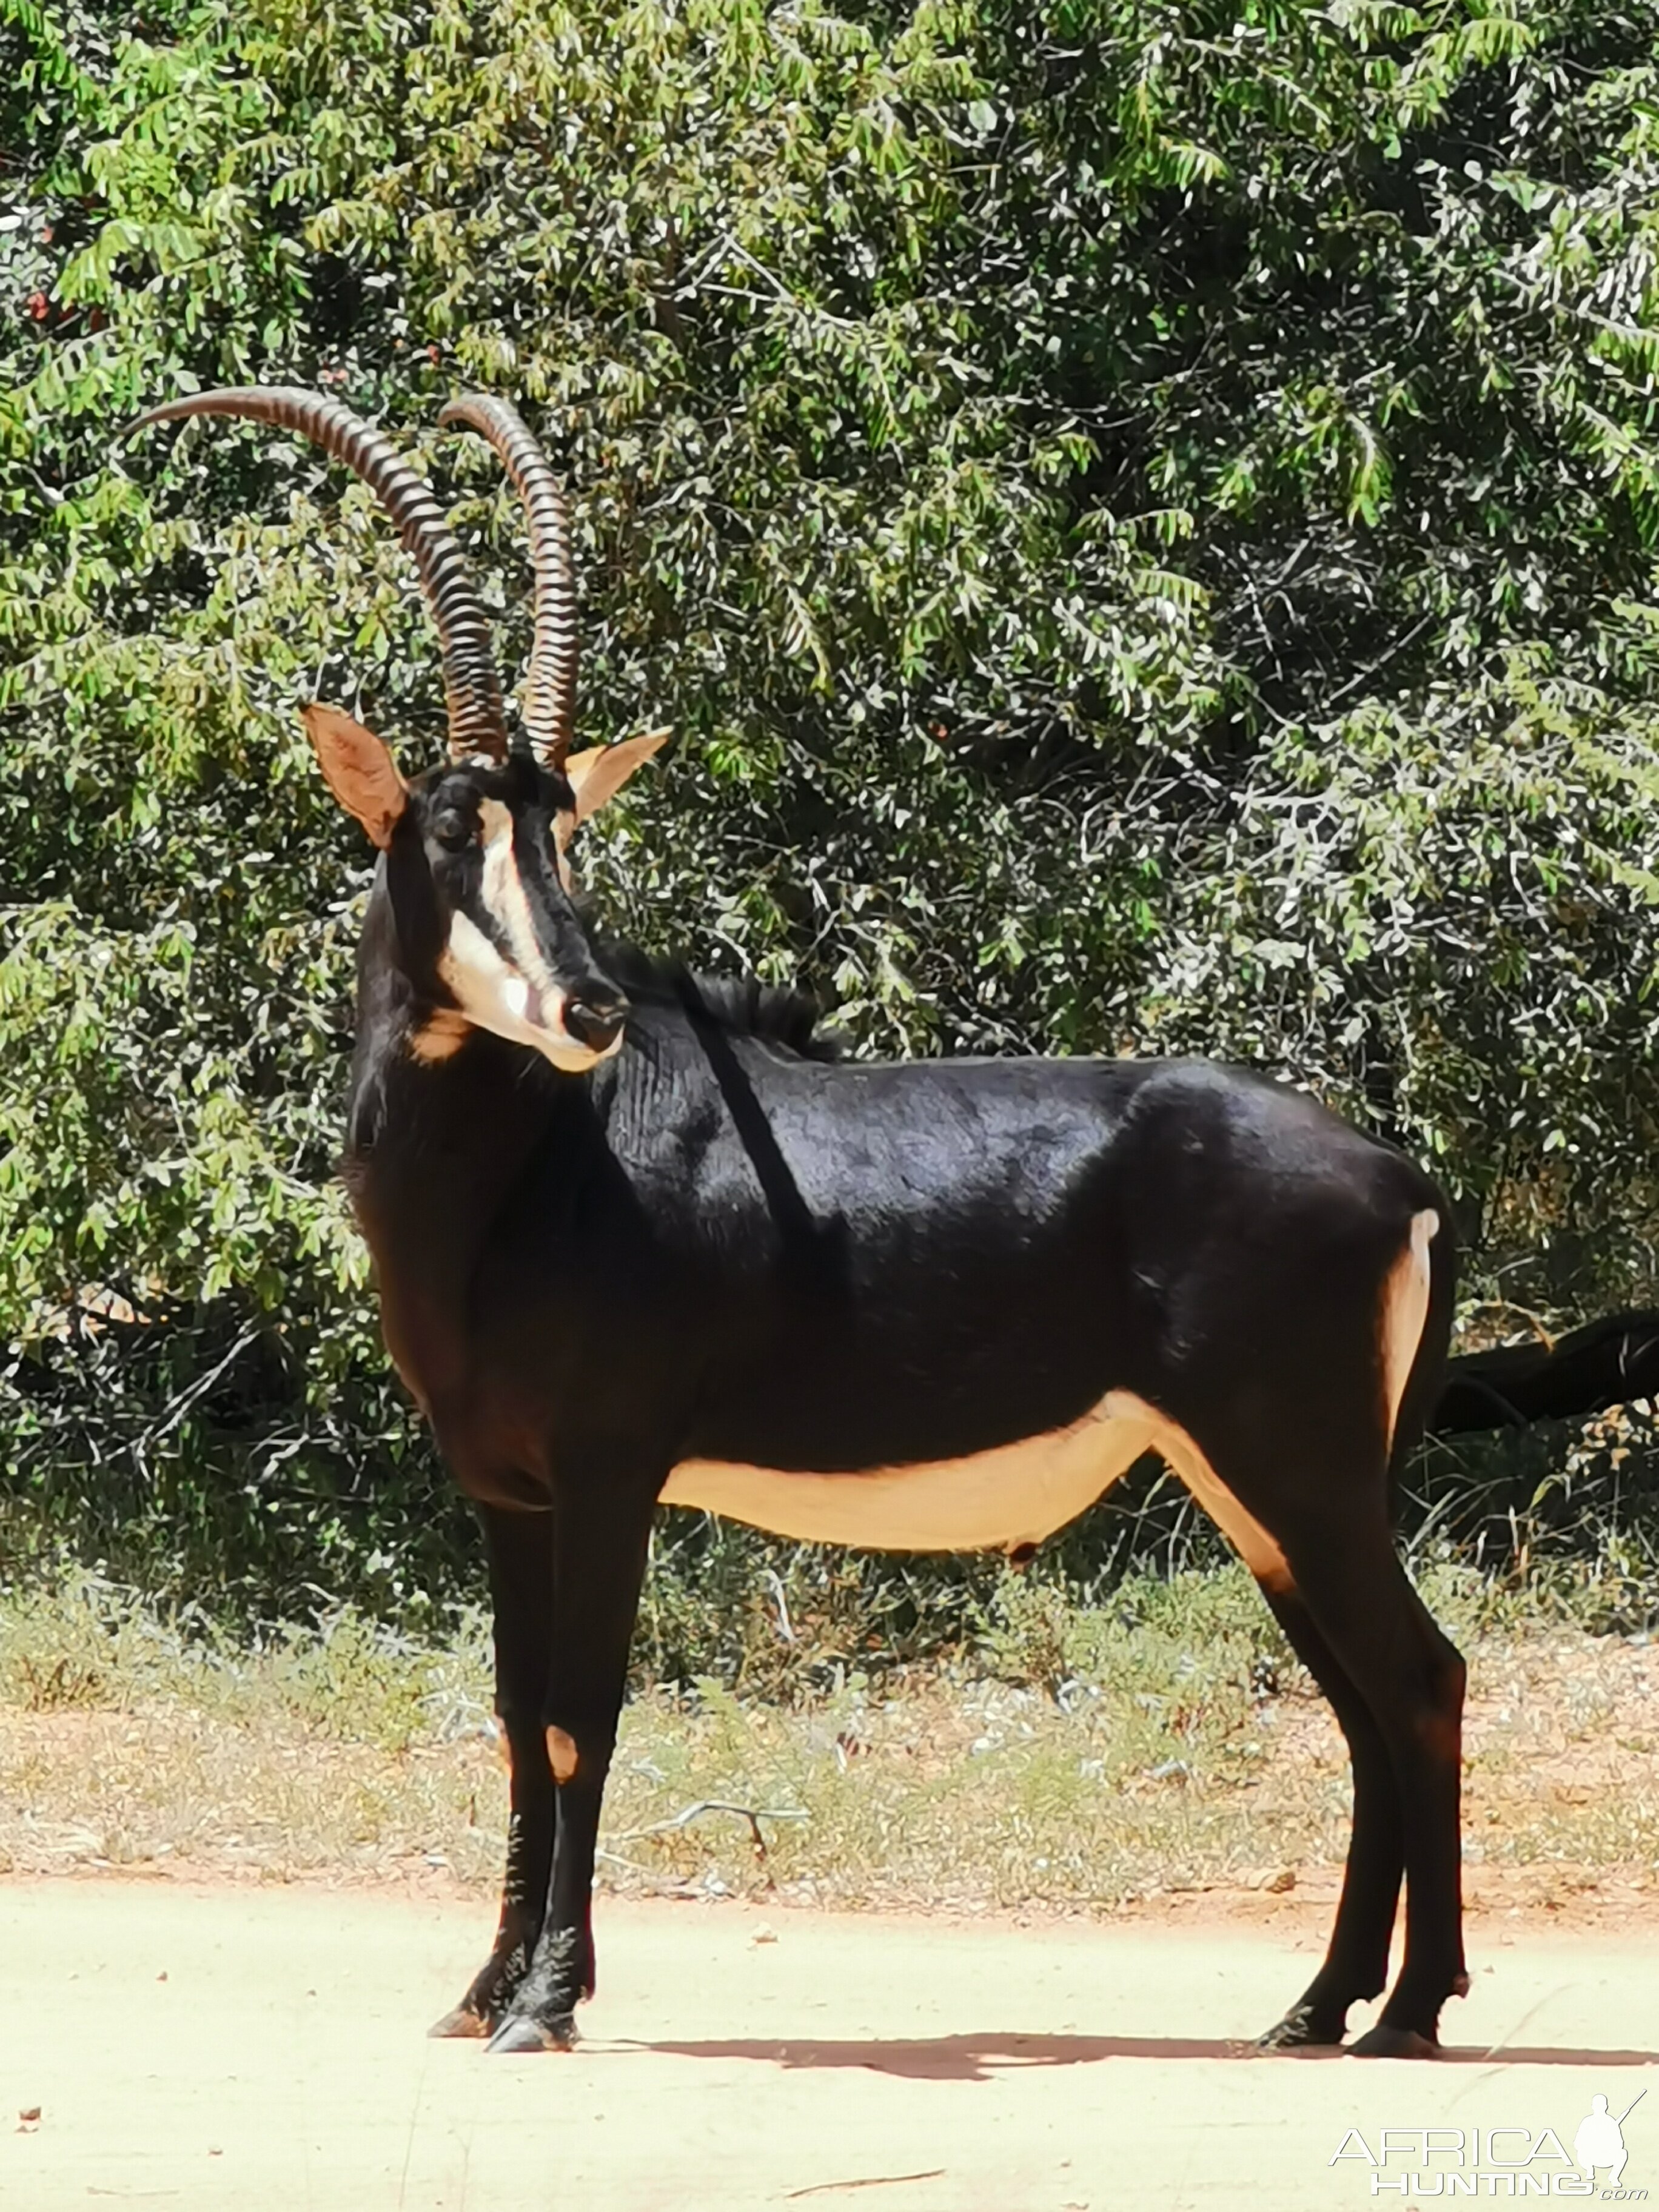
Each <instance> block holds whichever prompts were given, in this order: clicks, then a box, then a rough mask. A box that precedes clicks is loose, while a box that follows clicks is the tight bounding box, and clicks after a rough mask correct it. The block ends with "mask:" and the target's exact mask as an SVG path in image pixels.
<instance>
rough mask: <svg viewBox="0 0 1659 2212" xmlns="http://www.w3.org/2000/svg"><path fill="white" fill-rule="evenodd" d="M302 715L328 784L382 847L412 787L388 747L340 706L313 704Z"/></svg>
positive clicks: (389, 840)
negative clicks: (405, 781) (399, 769)
mask: <svg viewBox="0 0 1659 2212" xmlns="http://www.w3.org/2000/svg"><path fill="white" fill-rule="evenodd" d="M301 720H303V721H304V723H305V726H306V735H307V737H308V738H310V740H311V750H313V752H314V753H315V754H316V756H317V764H318V766H319V768H320V769H322V771H323V777H324V781H325V782H326V783H327V785H328V787H329V789H330V790H331V792H332V793H334V796H335V797H336V799H338V800H339V802H340V804H341V805H342V806H343V807H344V809H345V811H346V812H347V813H348V814H352V815H355V816H356V818H357V820H358V821H359V822H361V823H362V825H363V828H364V829H366V830H367V831H368V834H369V836H370V837H372V838H373V839H374V842H375V843H376V844H377V845H378V846H379V847H380V849H381V850H382V851H383V852H384V851H385V849H386V847H387V846H388V845H389V844H390V843H391V842H392V831H393V830H394V829H396V828H397V826H398V817H399V815H401V814H402V812H403V811H404V807H405V806H407V805H408V804H409V787H408V786H407V785H406V784H405V783H404V780H403V778H402V776H401V775H398V763H397V762H396V761H394V760H393V759H392V754H391V750H390V749H389V748H388V746H387V745H386V743H385V741H384V739H382V738H377V737H376V736H375V735H374V732H373V731H372V730H366V729H365V728H364V727H363V726H362V723H361V722H354V721H353V720H352V719H351V717H350V715H349V714H344V713H343V712H342V711H341V709H340V708H338V707H325V706H323V705H322V704H320V703H317V704H313V705H312V706H309V707H307V708H306V709H305V710H304V713H303V714H302V716H301Z"/></svg>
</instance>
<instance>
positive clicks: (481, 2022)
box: [427, 2004, 489, 2041]
mask: <svg viewBox="0 0 1659 2212" xmlns="http://www.w3.org/2000/svg"><path fill="white" fill-rule="evenodd" d="M427 2033H428V2035H430V2036H436V2037H439V2038H441V2039H444V2040H446V2041H447V2040H449V2039H452V2038H457V2037H465V2036H471V2038H472V2039H474V2040H475V2041H477V2040H478V2039H482V2038H483V2037H484V2036H486V2035H488V2034H489V2021H487V2020H486V2019H485V2018H484V2016H483V2014H482V2013H481V2012H474V2011H473V2009H472V2008H471V2005H464V2004H458V2005H457V2006H456V2008H455V2009H454V2011H453V2012H447V2013H446V2014H445V2015H444V2016H443V2018H442V2019H441V2020H440V2021H434V2022H433V2024H432V2026H431V2027H429V2028H428V2030H427Z"/></svg>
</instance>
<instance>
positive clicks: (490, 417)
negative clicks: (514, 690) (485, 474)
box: [438, 392, 577, 769]
mask: <svg viewBox="0 0 1659 2212" xmlns="http://www.w3.org/2000/svg"><path fill="white" fill-rule="evenodd" d="M438 420H439V421H440V422H446V423H448V422H465V423H466V424H467V425H468V427H469V428H471V429H474V430H477V432H478V433H479V434H480V435H481V436H483V437H485V438H488V439H489V442H490V444H491V445H492V446H493V447H495V451H496V452H497V453H499V454H500V456H501V463H502V465H503V466H504V467H505V469H506V471H507V474H508V476H509V477H512V479H513V484H514V486H515V488H516V489H517V491H518V494H519V497H520V499H521V500H522V501H524V511H525V519H526V521H527V522H528V524H529V526H530V561H531V566H532V568H534V570H535V572H536V627H535V635H534V637H533V639H532V642H531V647H530V668H529V671H528V676H527V680H526V685H525V707H524V726H525V735H526V737H527V738H528V739H529V741H530V749H531V750H532V752H533V753H534V754H535V756H536V757H537V759H538V760H539V761H540V762H541V763H543V765H544V767H547V768H551V769H562V768H563V766H564V763H565V757H566V755H567V754H568V752H569V750H570V740H571V737H572V734H573V732H574V729H575V726H576V654H577V617H576V572H575V568H574V563H573V562H572V560H571V557H570V510H569V508H568V507H567V506H566V505H565V498H564V493H563V490H562V488H561V486H560V483H559V480H558V478H557V477H556V476H555V475H554V473H553V469H552V465H551V464H550V461H549V460H548V458H547V456H546V454H545V453H543V451H542V449H541V447H539V446H538V444H537V442H536V441H535V439H534V438H533V437H532V435H531V433H530V430H529V428H527V426H526V423H525V422H524V420H523V418H522V416H520V413H519V410H518V409H517V408H516V407H513V406H512V405H510V404H508V402H507V401H506V400H505V399H495V398H490V397H489V395H488V394H486V393H483V392H469V393H468V394H467V396H466V397H465V398H462V399H452V400H451V401H450V402H449V404H448V405H447V407H445V408H443V409H442V410H441V412H440V414H439V416H438Z"/></svg>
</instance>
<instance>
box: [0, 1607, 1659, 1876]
mask: <svg viewBox="0 0 1659 2212" xmlns="http://www.w3.org/2000/svg"><path fill="white" fill-rule="evenodd" d="M1432 1595H1433V1597H1434V1600H1435V1601H1436V1604H1437V1609H1438V1610H1439V1611H1440V1613H1442V1616H1443V1617H1444V1618H1448V1619H1449V1620H1451V1621H1452V1622H1453V1624H1454V1626H1455V1632H1457V1633H1458V1634H1459V1636H1460V1640H1462V1642H1463V1644H1464V1645H1465V1648H1466V1650H1468V1651H1469V1653H1470V1656H1471V1658H1472V1661H1473V1699H1472V1705H1471V1715H1470V1728H1469V1735H1468V1837H1469V1839H1470V1840H1469V1846H1468V1856H1469V1858H1470V1860H1471V1861H1472V1863H1473V1864H1472V1877H1473V1882H1472V1886H1473V1887H1474V1890H1475V1893H1476V1895H1477V1898H1480V1896H1481V1895H1483V1894H1484V1895H1485V1896H1486V1898H1487V1899H1488V1900H1489V1901H1491V1902H1492V1903H1496V1904H1501V1903H1503V1902H1504V1900H1505V1899H1510V1898H1512V1897H1516V1896H1524V1897H1525V1898H1527V1899H1529V1900H1536V1899H1540V1898H1541V1899H1543V1900H1544V1901H1545V1902H1549V1901H1550V1900H1551V1899H1557V1900H1558V1901H1559V1899H1560V1898H1561V1897H1565V1896H1571V1895H1582V1894H1583V1893H1584V1892H1585V1890H1586V1889H1587V1888H1588V1889H1592V1890H1593V1889H1595V1888H1597V1887H1600V1888H1601V1890H1603V1891H1605V1892H1608V1893H1611V1891H1613V1890H1614V1889H1623V1890H1625V1891H1637V1892H1640V1891H1642V1890H1643V1889H1644V1888H1645V1887H1647V1886H1649V1885H1652V1884H1655V1883H1656V1878H1659V1649H1655V1648H1651V1647H1649V1646H1647V1645H1644V1644H1640V1643H1632V1642H1626V1641H1622V1640H1620V1639H1617V1638H1592V1637H1589V1636H1586V1635H1584V1634H1583V1633H1582V1632H1577V1631H1575V1630H1573V1629H1571V1627H1568V1626H1564V1625H1562V1623H1561V1620H1560V1619H1559V1607H1541V1606H1539V1605H1536V1604H1533V1603H1531V1602H1530V1601H1525V1600H1519V1599H1510V1600H1506V1601H1498V1600H1497V1599H1496V1598H1495V1597H1494V1595H1493V1594H1492V1592H1491V1591H1490V1590H1489V1589H1486V1588H1485V1586H1483V1585H1480V1584H1479V1583H1475V1582H1474V1580H1473V1579H1472V1578H1468V1577H1462V1578H1459V1577H1453V1576H1451V1575H1449V1573H1445V1572H1443V1573H1442V1575H1441V1576H1440V1577H1439V1581H1438V1584H1437V1588H1436V1589H1435V1590H1434V1591H1433V1593H1432ZM1010 1675H1013V1676H1020V1675H1024V1677H1025V1678H1026V1680H1025V1681H1024V1683H1021V1682H1019V1681H1018V1680H1007V1679H1000V1677H1006V1676H1010ZM1036 1685H1041V1686H1036ZM706 1801H719V1802H720V1803H722V1804H726V1805H730V1806H736V1807H740V1808H756V1809H757V1811H758V1814H759V1827H760V1832H761V1835H762V1837H763V1839H764V1844H765V1851H764V1856H762V1855H761V1854H760V1853H759V1852H758V1851H757V1847H756V1844H755V1840H754V1833H753V1829H752V1826H751V1824H750V1822H749V1820H746V1819H745V1818H744V1817H742V1816H741V1815H740V1814H733V1813H731V1812H724V1811H708V1812H706V1813H702V1814H698V1815H696V1817H695V1818H693V1819H690V1820H686V1821H684V1824H683V1825H678V1826H676V1825H672V1824H673V1823H675V1822H676V1820H678V1816H680V1815H681V1814H684V1812H685V1811H686V1808H689V1807H692V1806H696V1805H698V1804H700V1803H703V1802H706ZM1346 1809H1347V1786H1346V1759H1345V1757H1344V1755H1343V1751H1342V1747H1341V1743H1340V1738H1339V1737H1338V1736H1337V1735H1336V1732H1335V1730H1334V1727H1333V1726H1332V1724H1331V1723H1330V1721H1329V1718H1328V1714H1327V1712H1326V1711H1325V1708H1324V1707H1323V1705H1322V1703H1321V1702H1320V1701H1319V1699H1317V1698H1316V1695H1315V1694H1314V1693H1313V1692H1312V1690H1311V1686H1310V1685H1309V1684H1308V1683H1307V1682H1306V1680H1305V1679H1304V1677H1302V1676H1301V1674H1299V1672H1298V1671H1297V1669H1296V1668H1294V1667H1293V1666H1292V1665H1291V1663H1290V1662H1288V1660H1287V1659H1286V1657H1285V1654H1284V1652H1283V1650H1282V1649H1281V1648H1280V1647H1279V1645H1278V1644H1277V1643H1276V1641H1275V1638H1274V1637H1273V1633H1272V1631H1271V1626H1270V1624H1268V1623H1267V1620H1266V1618H1265V1616H1264V1615H1263V1614H1262V1613H1261V1607H1260V1603H1259V1601H1258V1600H1257V1599H1256V1597H1255V1592H1254V1590H1253V1589H1251V1588H1250V1586H1249V1583H1248V1581H1247V1579H1246V1578H1245V1577H1243V1575H1242V1574H1219V1575H1208V1576H1196V1575H1194V1576H1190V1577H1177V1578H1176V1580H1175V1581H1174V1582H1172V1583H1131V1584H1127V1585H1125V1587H1124V1588H1123V1589H1121V1591H1120V1592H1119V1593H1118V1594H1117V1595H1116V1596H1115V1599H1114V1601H1113V1602H1112V1605H1111V1606H1110V1607H1109V1608H1108V1609H1106V1610H1099V1611H1092V1612H1087V1613H1079V1612H1073V1611H1070V1610H1068V1609H1067V1608H1066V1606H1065V1604H1064V1602H1063V1601H1061V1600H1060V1598H1059V1597H1058V1596H1057V1595H1056V1594H1055V1593H1054V1592H1052V1591H1050V1590H1047V1589H1044V1587H1043V1586H1042V1584H1040V1583H1039V1584H1022V1583H1012V1584H1011V1585H1010V1587H1009V1589H1008V1590H1007V1591H1006V1592H1005V1593H1004V1595H1003V1598H1002V1600H1001V1601H1000V1604H999V1607H998V1610H997V1613H996V1617H995V1620H994V1622H993V1623H992V1625H991V1626H990V1628H989V1630H988V1631H987V1639H986V1648H985V1650H983V1651H982V1652H981V1655H980V1656H979V1658H978V1660H977V1662H976V1663H975V1666H974V1667H972V1668H966V1667H959V1668H955V1669H935V1670H932V1671H929V1672H928V1673H927V1674H915V1675H911V1676H908V1677H906V1676H901V1677H897V1678H895V1677H892V1676H889V1677H887V1678H886V1679H884V1680H882V1681H881V1682H880V1683H879V1684H872V1683H870V1682H866V1681H865V1680H861V1679H860V1678H859V1677H858V1676H856V1675H854V1676H852V1677H850V1678H847V1679H843V1680H842V1682H841V1684H840V1686H838V1687H837V1688H836V1689H835V1690H834V1691H833V1692H830V1693H829V1694H827V1695H823V1696H819V1697H817V1698H813V1699H803V1700H802V1701H801V1702H799V1703H798V1704H797V1705H793V1706H782V1705H778V1704H775V1703H768V1704H760V1703H748V1702H744V1703H740V1702H739V1701H738V1700H737V1699H734V1698H733V1697H732V1695H731V1694H730V1693H729V1692H726V1691H724V1690H722V1689H720V1688H719V1687H718V1686H715V1685H714V1684H705V1685H702V1686H700V1687H699V1688H698V1690H697V1691H696V1692H695V1693H691V1694H687V1695H684V1696H679V1697H670V1696H668V1695H665V1694H663V1693H661V1692H653V1693H649V1694H647V1695H644V1696H641V1698H639V1699H637V1700H636V1701H635V1703H634V1704H633V1705H630V1707H629V1711H628V1713H627V1715H626V1717H625V1723H624V1728H623V1740H622V1744H621V1747H620V1749H619V1752H618V1755H617V1765H616V1768H615V1770H614V1778H613V1783H612V1788H611V1795H610V1799H609V1803H608V1819H607V1829H606V1836H605V1845H606V1852H607V1856H606V1858H605V1863H604V1869H603V1873H604V1877H605V1879H606V1880H608V1881H611V1882H612V1883H614V1884H615V1885H617V1887H653V1888H662V1887H670V1888H672V1887H692V1888H696V1889H697V1890H700V1891H702V1892H703V1893H714V1894H719V1893H721V1892H722V1891H731V1892H738V1893H755V1892H757V1891H762V1890H766V1889H769V1888H772V1887H775V1889H776V1891H777V1892H778V1893H780V1894H781V1895H782V1896H784V1897H786V1898H795V1899H801V1900H809V1899H810V1900H815V1901H821V1902H823V1903H833V1904H837V1905H894V1906H896V1905H917V1904H926V1905H953V1906H956V1907H957V1908H960V1909H966V1910H977V1909H983V1908H986V1907H988V1906H992V1905H995V1906H999V1907H1004V1908H1006V1907H1012V1906H1024V1905H1045V1906H1049V1907H1054V1908H1058V1909H1063V1910H1065V1909H1069V1910H1076V1909H1079V1908H1080V1909H1084V1910H1091V1909H1092V1910H1102V1909H1110V1908H1114V1907H1121V1906H1124V1905H1135V1904H1136V1903H1137V1902H1138V1901H1139V1900H1143V1899H1168V1898H1170V1896H1172V1895H1173V1896H1175V1897H1176V1898H1182V1897H1191V1896H1194V1895H1196V1894H1198V1893H1218V1892H1237V1893H1242V1894H1260V1893H1264V1892H1265V1893H1269V1894H1271V1893H1273V1892H1274V1891H1275V1890H1276V1889H1278V1888H1282V1887H1286V1886H1288V1884H1287V1877H1288V1875H1289V1874H1290V1871H1291V1869H1295V1870H1296V1872H1297V1880H1298V1881H1299V1883H1300V1886H1301V1889H1302V1892H1303V1893H1304V1894H1305V1893H1307V1892H1308V1891H1309V1890H1310V1889H1311V1890H1313V1891H1314V1892H1315V1893H1322V1892H1323V1891H1324V1890H1326V1889H1328V1887H1330V1886H1331V1884H1332V1883H1333V1882H1334V1869H1335V1868H1336V1867H1337V1865H1338V1864H1339V1863H1340V1858H1341V1855H1342V1851H1343V1849H1344V1846H1345V1842H1346ZM505 1818H506V1786H505V1778H504V1776H503V1773H502V1771H501V1765H500V1762H499V1759H498V1757H497V1753H496V1750H495V1730H494V1727H493V1724H492V1723H491V1722H490V1720H489V1669H488V1644H487V1637H486V1634H485V1632H484V1629H483V1624H482V1623H480V1622H477V1621H467V1622H464V1623H462V1624H461V1625H460V1626H459V1628H458V1630H457V1632H456V1633H455V1634H454V1636H453V1638H451V1640H450V1641H449V1642H448V1643H447V1644H444V1645H442V1646H441V1647H425V1646H416V1645H415V1644H410V1643H409V1642H407V1641H405V1640H401V1639H398V1638H393V1637H392V1636H390V1635H388V1634H387V1633H386V1632H383V1631H380V1630H377V1629H374V1628H373V1627H372V1626H369V1625H368V1624H367V1623H365V1622H363V1621H362V1620H359V1619H356V1618H354V1617H351V1616H344V1617H342V1618H340V1619H337V1620H335V1621H333V1622H332V1623H331V1624H330V1625H328V1626H325V1627H324V1628H323V1629H321V1630H318V1631H308V1632H286V1633H283V1634H280V1635H275V1636H272V1637H270V1638H267V1639H266V1640H265V1641H264V1643H263V1644H260V1645H258V1647H256V1648H252V1649H250V1648H249V1647H248V1646H247V1645H246V1644H240V1645H238V1644H231V1643H229V1642H228V1641H226V1640H225V1639H223V1638H220V1637H216V1635H214V1634H213V1633H212V1632H210V1631H208V1630H206V1629H205V1628H204V1626H203V1625H202V1624H199V1623H185V1624H180V1623H178V1622H171V1623H169V1622H167V1621H163V1620H159V1619H157V1618H156V1617H155V1615H154V1614H153V1613H150V1612H149V1611H147V1610H146V1608H145V1607H143V1605H142V1604H140V1603H138V1602H137V1601H134V1600H131V1599H129V1598H126V1597H125V1596H123V1595H121V1594H120V1593H118V1592H117V1591H115V1590H112V1589H110V1588H109V1587H108V1586H107V1585H105V1584H102V1583H99V1582H97V1581H95V1580H92V1579H82V1580H81V1581H79V1582H76V1583H71V1584H69V1585H66V1586H65V1587H64V1588H62V1589H58V1590H57V1591H56V1592H54V1593H52V1594H50V1595H36V1596H33V1597H30V1598H27V1599H13V1600H11V1601H7V1602H3V1603H0V1869H5V1868H8V1867H9V1868H11V1869H16V1870H17V1871H20V1872H24V1871H27V1872H50V1871H61V1870H64V1869H73V1868H77V1867H79V1868H86V1867H98V1866H117V1867H126V1868H133V1869H150V1870H154V1871H161V1870H163V1869H169V1868H171V1869H179V1870H181V1871H189V1872H191V1873H196V1874H210V1875H225V1874H236V1875H246V1876H248V1877H250V1878H265V1879H293V1878H296V1877H303V1876H308V1875H319V1874H327V1875H332V1876H341V1875H344V1876H347V1877H351V1876H356V1877H358V1878H362V1879H373V1880H385V1879H393V1878H403V1877H406V1876H408V1875H410V1874H411V1873H413V1874H416V1875H421V1874H427V1873H429V1872H430V1871H431V1870H434V1869H435V1870H437V1872H438V1874H439V1875H440V1876H441V1877H453V1879H456V1880H458V1881H460V1882H462V1883H464V1884H465V1885H467V1886H469V1887H477V1888H479V1889H481V1890H482V1889H487V1888H489V1887H493V1885H494V1883H495V1881H496V1878H497V1875H498V1873H499V1869H500V1864H501V1853H502V1850H503V1847H504V1823H505Z"/></svg>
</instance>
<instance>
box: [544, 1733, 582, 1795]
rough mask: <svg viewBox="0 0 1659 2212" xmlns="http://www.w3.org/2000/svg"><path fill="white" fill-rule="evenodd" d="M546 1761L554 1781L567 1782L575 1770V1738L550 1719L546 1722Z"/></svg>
mask: <svg viewBox="0 0 1659 2212" xmlns="http://www.w3.org/2000/svg"><path fill="white" fill-rule="evenodd" d="M547 1763H548V1765H550V1767H551V1768H552V1770H553V1779H554V1780H555V1781H556V1782H568V1781H569V1779H570V1778H571V1776H572V1775H573V1774H574V1772H575V1771H576V1764H577V1758H576V1739H575V1737H574V1735H570V1734H568V1731H567V1730H565V1729H562V1728H559V1727H556V1725H555V1724H554V1723H553V1722H551V1721H550V1722H549V1723H548V1724H547Z"/></svg>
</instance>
